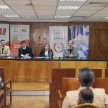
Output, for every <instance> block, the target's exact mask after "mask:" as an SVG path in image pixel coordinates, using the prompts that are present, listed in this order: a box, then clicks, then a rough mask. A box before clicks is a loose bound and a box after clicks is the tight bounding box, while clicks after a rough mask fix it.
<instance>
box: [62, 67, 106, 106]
mask: <svg viewBox="0 0 108 108" xmlns="http://www.w3.org/2000/svg"><path fill="white" fill-rule="evenodd" d="M94 77H95V76H94V73H93V71H92V70H91V69H89V68H83V69H81V70H80V72H79V76H78V81H79V83H80V85H81V86H80V88H79V89H78V90H74V91H69V92H67V93H66V97H65V99H64V101H63V105H62V108H71V107H73V106H75V105H79V104H84V103H91V104H94V105H97V106H100V107H102V108H108V95H107V94H105V90H104V89H101V88H92V87H90V86H91V84H92V83H93V81H94ZM106 86H107V85H106Z"/></svg>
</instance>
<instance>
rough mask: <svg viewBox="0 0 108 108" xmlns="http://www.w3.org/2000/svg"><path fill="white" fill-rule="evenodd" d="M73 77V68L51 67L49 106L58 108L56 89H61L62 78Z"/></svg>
mask: <svg viewBox="0 0 108 108" xmlns="http://www.w3.org/2000/svg"><path fill="white" fill-rule="evenodd" d="M63 77H69V78H72V77H73V78H74V77H75V69H73V68H56V69H52V79H51V80H50V96H49V100H50V108H58V96H57V95H58V90H61V89H62V88H61V87H62V86H61V84H62V78H63Z"/></svg>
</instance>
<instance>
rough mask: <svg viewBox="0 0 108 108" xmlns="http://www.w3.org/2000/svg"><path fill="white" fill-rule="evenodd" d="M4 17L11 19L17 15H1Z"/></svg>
mask: <svg viewBox="0 0 108 108" xmlns="http://www.w3.org/2000/svg"><path fill="white" fill-rule="evenodd" d="M3 16H4V17H7V18H11V17H19V15H3Z"/></svg>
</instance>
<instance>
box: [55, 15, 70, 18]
mask: <svg viewBox="0 0 108 108" xmlns="http://www.w3.org/2000/svg"><path fill="white" fill-rule="evenodd" d="M70 17H71V16H66V15H64V16H55V18H70Z"/></svg>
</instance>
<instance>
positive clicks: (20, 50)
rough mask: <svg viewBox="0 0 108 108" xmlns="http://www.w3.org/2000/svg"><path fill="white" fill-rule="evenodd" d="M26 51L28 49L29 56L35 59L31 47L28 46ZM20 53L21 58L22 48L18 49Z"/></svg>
mask: <svg viewBox="0 0 108 108" xmlns="http://www.w3.org/2000/svg"><path fill="white" fill-rule="evenodd" d="M26 49H27V54H29V56H30V57H33V52H32V49H31V47H29V46H26ZM18 52H19V54H18V57H21V54H23V49H22V47H21V48H19V49H18Z"/></svg>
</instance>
